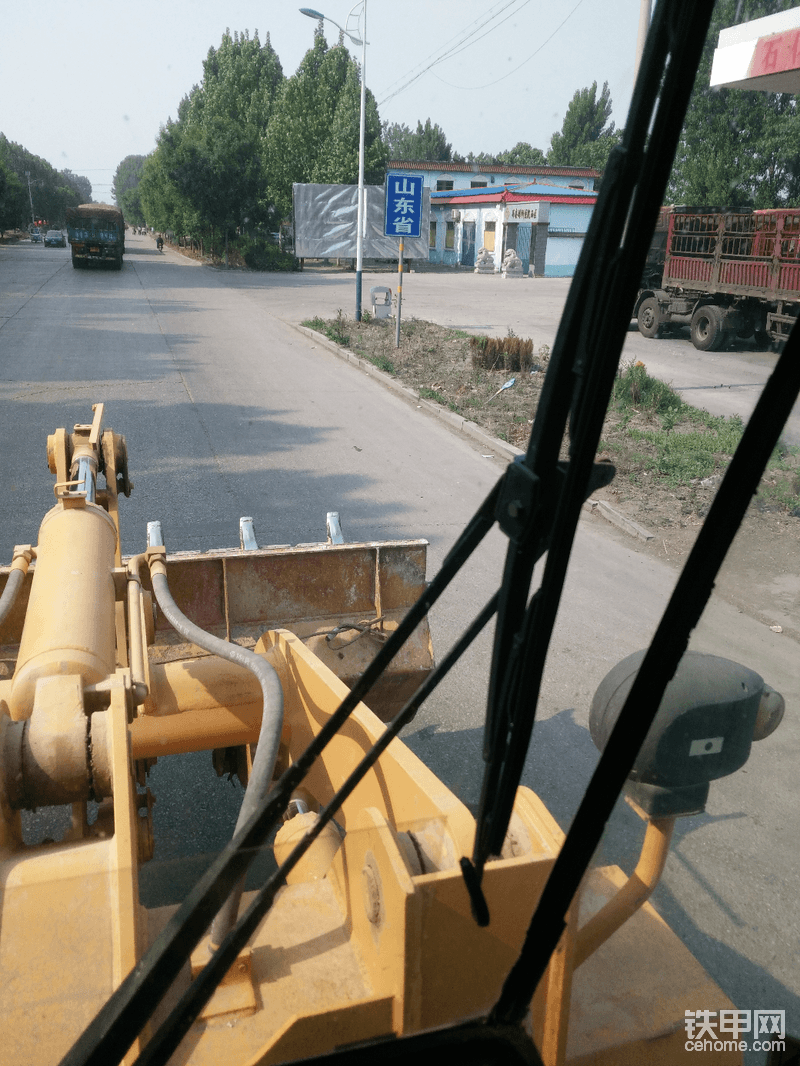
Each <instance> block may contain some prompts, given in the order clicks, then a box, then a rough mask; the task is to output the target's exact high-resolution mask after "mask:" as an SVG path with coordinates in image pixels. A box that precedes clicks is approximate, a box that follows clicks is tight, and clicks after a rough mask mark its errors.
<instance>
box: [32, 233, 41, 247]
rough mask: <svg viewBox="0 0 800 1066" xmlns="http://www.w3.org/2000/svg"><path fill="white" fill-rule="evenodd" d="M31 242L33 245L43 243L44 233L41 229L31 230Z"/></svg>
mask: <svg viewBox="0 0 800 1066" xmlns="http://www.w3.org/2000/svg"><path fill="white" fill-rule="evenodd" d="M31 241H32V243H33V244H41V243H42V231H41V230H40V229H33V230H31Z"/></svg>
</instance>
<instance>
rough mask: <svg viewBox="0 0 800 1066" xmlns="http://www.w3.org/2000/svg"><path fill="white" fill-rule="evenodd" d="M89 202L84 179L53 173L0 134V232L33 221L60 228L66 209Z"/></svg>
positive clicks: (88, 185)
mask: <svg viewBox="0 0 800 1066" xmlns="http://www.w3.org/2000/svg"><path fill="white" fill-rule="evenodd" d="M29 182H30V184H29ZM91 199H92V183H91V182H90V181H89V179H88V178H86V177H83V176H82V175H80V174H73V173H72V171H71V170H56V169H55V167H52V166H51V165H50V164H49V163H48V162H47V161H46V160H45V159H42V158H41V157H40V156H38V155H33V153H31V152H29V151H28V150H27V149H26V148H23V147H22V145H21V144H16V143H15V142H14V141H9V139H8V138H7V137H6V135H5V134H4V133H0V232H2V231H3V230H7V229H17V228H21V229H24V228H26V227H27V225H28V223H30V222H33V220H34V219H43V220H46V221H48V222H50V223H53V224H54V225H59V226H63V224H64V222H65V219H66V213H67V208H68V207H76V206H77V205H78V204H85V203H88V202H89V201H90V200H91Z"/></svg>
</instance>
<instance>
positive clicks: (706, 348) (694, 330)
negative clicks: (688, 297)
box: [691, 304, 726, 352]
mask: <svg viewBox="0 0 800 1066" xmlns="http://www.w3.org/2000/svg"><path fill="white" fill-rule="evenodd" d="M691 337H692V344H693V345H694V346H695V348H698V349H699V350H700V351H701V352H716V351H719V349H720V348H721V347H722V345H723V343H724V342H725V340H726V331H725V330H724V329H723V328H722V316H721V315H720V312H719V308H717V307H715V306H714V304H704V305H703V306H702V307H698V308H697V310H696V311H695V313H694V314H693V315H692V325H691Z"/></svg>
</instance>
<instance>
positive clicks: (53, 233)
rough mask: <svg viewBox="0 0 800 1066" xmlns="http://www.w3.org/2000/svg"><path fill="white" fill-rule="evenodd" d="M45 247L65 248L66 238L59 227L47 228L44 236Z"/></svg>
mask: <svg viewBox="0 0 800 1066" xmlns="http://www.w3.org/2000/svg"><path fill="white" fill-rule="evenodd" d="M44 245H45V248H66V247H67V238H66V237H65V236H64V234H63V233H62V232H61V230H60V229H49V230H48V231H47V233H46V234H45V238H44Z"/></svg>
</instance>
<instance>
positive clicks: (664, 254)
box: [634, 207, 800, 352]
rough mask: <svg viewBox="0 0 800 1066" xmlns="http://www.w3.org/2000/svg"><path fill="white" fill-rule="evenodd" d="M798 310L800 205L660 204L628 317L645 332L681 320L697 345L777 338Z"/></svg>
mask: <svg viewBox="0 0 800 1066" xmlns="http://www.w3.org/2000/svg"><path fill="white" fill-rule="evenodd" d="M798 311H800V209H798V208H777V209H772V210H767V211H739V212H734V211H725V210H715V209H711V208H696V207H665V208H662V210H661V213H660V216H659V220H658V224H657V226H656V230H655V233H654V236H653V242H652V244H651V248H650V255H649V257H648V261H647V265H646V267H645V271H644V275H643V278H642V287H641V289H640V291H639V295H638V298H637V300H636V305H635V307H634V317H635V318H636V319H637V321H638V325H639V332H640V333H642V334H643V335H644V336H645V337H658V336H660V335H661V334H663V333H664V332H666V331H667V330H668V329H669V328H670V327H673V326H683V325H688V326H689V329H690V333H691V339H692V343H693V344H694V346H695V348H698V349H699V350H700V351H703V352H708V351H719V350H720V349H722V348H726V347H728V345H729V344H730V343H731V342H732V341H733V340H734V338H736V337H739V338H742V339H746V338H749V337H755V340H756V342H757V343H759V344H762V345H764V346H766V345H767V344H768V343H769V342H770V341H774V342H778V341H782V340H785V338H786V337H787V336H788V335H789V331H790V330H791V328H792V324H793V322H794V320H795V318H796V317H797V314H798Z"/></svg>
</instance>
